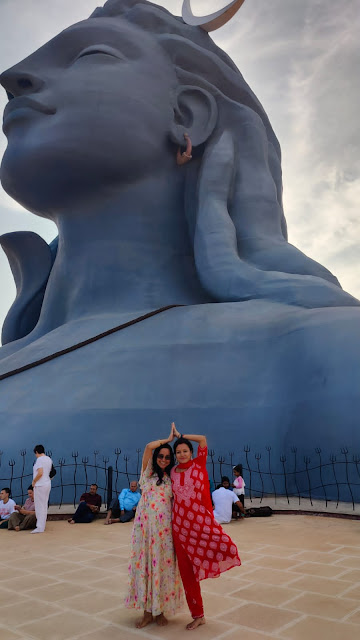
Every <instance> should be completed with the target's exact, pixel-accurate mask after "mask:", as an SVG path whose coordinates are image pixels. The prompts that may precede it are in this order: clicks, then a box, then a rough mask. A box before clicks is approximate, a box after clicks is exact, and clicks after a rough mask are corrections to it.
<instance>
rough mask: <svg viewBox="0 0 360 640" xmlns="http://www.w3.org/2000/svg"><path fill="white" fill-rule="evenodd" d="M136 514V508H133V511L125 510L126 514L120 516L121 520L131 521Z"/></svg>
mask: <svg viewBox="0 0 360 640" xmlns="http://www.w3.org/2000/svg"><path fill="white" fill-rule="evenodd" d="M134 516H135V511H134V509H131V511H126V509H125V511H124V515H122V516H120V522H130V520H132V519H133V517H134Z"/></svg>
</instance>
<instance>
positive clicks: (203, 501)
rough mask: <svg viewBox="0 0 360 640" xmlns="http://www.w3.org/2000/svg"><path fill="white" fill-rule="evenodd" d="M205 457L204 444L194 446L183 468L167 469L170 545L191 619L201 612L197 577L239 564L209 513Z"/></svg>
mask: <svg viewBox="0 0 360 640" xmlns="http://www.w3.org/2000/svg"><path fill="white" fill-rule="evenodd" d="M206 457H207V447H203V448H202V447H198V455H197V458H195V459H194V460H191V463H190V465H189V467H188V468H186V470H185V471H181V472H176V467H175V468H173V469H172V470H171V481H172V489H173V494H174V503H173V515H172V528H173V539H174V547H175V552H176V556H177V560H178V564H179V569H180V574H181V579H182V582H183V585H184V589H185V595H186V600H187V603H188V607H189V609H190V613H191V615H192V617H193V618H202V617H203V615H204V609H203V603H202V597H201V590H200V580H204V578H216V577H218V576H219V575H220V573H222V572H223V571H227V570H228V569H232V567H236V566H239V565H240V564H241V561H240V558H239V555H238V550H237V548H236V545H235V544H234V542H233V541H232V540H231V538H230V537H229V536H228V535H227V534H226V533H225V531H224V530H223V529H222V527H221V526H220V525H219V524H218V523H217V522H216V520H215V518H214V515H213V509H212V504H211V499H210V487H209V479H208V475H207V471H206ZM187 464H188V463H187ZM186 466H187V465H186Z"/></svg>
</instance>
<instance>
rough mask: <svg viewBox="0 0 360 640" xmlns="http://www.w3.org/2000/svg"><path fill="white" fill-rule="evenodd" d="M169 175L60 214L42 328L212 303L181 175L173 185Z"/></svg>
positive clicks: (39, 326) (40, 322) (47, 328)
mask: <svg viewBox="0 0 360 640" xmlns="http://www.w3.org/2000/svg"><path fill="white" fill-rule="evenodd" d="M163 178H164V179H159V180H158V182H157V184H155V185H154V181H153V180H152V181H151V183H150V181H149V183H146V182H145V181H142V183H141V184H137V185H132V186H129V187H127V188H126V189H125V188H123V189H122V190H118V191H116V192H115V193H114V192H113V193H109V194H108V196H107V197H105V198H104V194H102V198H101V203H99V204H98V203H96V202H94V201H92V202H87V203H86V206H84V207H83V208H82V209H77V210H76V211H72V212H71V211H69V210H67V211H66V213H64V214H62V212H59V213H58V214H57V215H56V222H57V225H58V229H59V249H58V254H57V257H56V260H55V264H54V266H53V269H52V272H51V275H50V278H49V282H48V286H47V291H46V294H45V298H44V303H43V308H42V312H41V317H40V321H39V325H38V328H39V329H40V328H41V326H42V325H44V323H45V325H47V326H45V325H44V329H46V331H49V330H51V329H52V328H55V327H56V326H59V325H61V324H64V323H66V322H71V321H72V320H78V319H81V318H85V317H89V316H94V315H102V314H114V315H116V316H117V317H118V318H119V320H120V321H121V316H122V315H124V314H127V315H128V314H132V315H134V317H135V316H136V315H140V314H141V313H142V312H143V311H148V310H152V309H157V308H160V307H162V306H166V305H169V304H199V303H202V302H208V301H209V298H208V296H207V295H206V294H205V293H204V291H203V289H202V287H201V285H200V283H199V280H198V277H197V274H196V270H195V265H194V259H193V249H192V245H191V242H190V238H189V233H188V228H187V223H186V219H185V215H184V210H183V193H182V177H181V181H180V179H178V178H177V177H176V176H175V182H176V184H175V185H174V179H173V180H169V177H165V176H164V177H163ZM165 178H166V179H165ZM175 191H176V197H174V192H175Z"/></svg>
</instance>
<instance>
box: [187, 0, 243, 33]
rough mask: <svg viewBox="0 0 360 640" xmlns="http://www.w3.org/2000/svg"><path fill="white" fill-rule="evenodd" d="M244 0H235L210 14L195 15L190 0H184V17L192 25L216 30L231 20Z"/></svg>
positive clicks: (206, 29) (205, 29)
mask: <svg viewBox="0 0 360 640" xmlns="http://www.w3.org/2000/svg"><path fill="white" fill-rule="evenodd" d="M244 1H245V0H233V1H232V2H230V3H229V4H227V5H226V7H224V8H223V9H219V11H215V12H214V13H210V14H209V15H208V16H194V14H193V12H192V10H191V5H190V0H184V2H183V6H182V19H183V20H184V22H185V23H186V24H189V25H191V26H192V27H201V28H202V29H204V31H215V29H219V28H220V27H222V26H223V25H224V24H226V23H227V22H229V20H231V18H232V17H233V16H234V15H235V13H236V12H237V11H239V9H240V7H241V5H242V4H243V3H244Z"/></svg>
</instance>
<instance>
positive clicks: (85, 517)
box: [72, 502, 95, 522]
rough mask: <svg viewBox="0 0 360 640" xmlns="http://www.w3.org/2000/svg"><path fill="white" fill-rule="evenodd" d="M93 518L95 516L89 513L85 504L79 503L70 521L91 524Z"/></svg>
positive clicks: (89, 510) (88, 508)
mask: <svg viewBox="0 0 360 640" xmlns="http://www.w3.org/2000/svg"><path fill="white" fill-rule="evenodd" d="M94 517H95V514H94V513H93V512H92V511H91V509H90V507H89V506H88V505H87V504H86V502H80V504H79V506H78V508H77V509H76V511H75V513H74V515H73V517H72V519H73V520H74V522H92V521H93V520H94Z"/></svg>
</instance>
